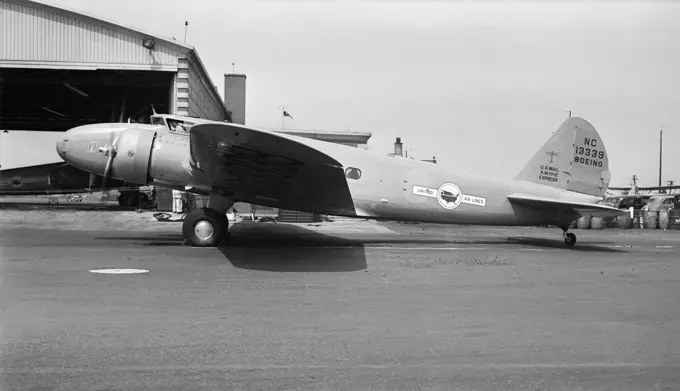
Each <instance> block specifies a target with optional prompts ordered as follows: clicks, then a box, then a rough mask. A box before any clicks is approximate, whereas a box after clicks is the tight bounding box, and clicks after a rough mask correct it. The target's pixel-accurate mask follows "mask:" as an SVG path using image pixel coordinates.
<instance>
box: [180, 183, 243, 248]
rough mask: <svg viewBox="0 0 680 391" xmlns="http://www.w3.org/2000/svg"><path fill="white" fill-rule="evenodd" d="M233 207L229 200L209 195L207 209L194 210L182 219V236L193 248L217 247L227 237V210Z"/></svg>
mask: <svg viewBox="0 0 680 391" xmlns="http://www.w3.org/2000/svg"><path fill="white" fill-rule="evenodd" d="M232 205H234V201H233V200H231V199H230V198H226V197H223V196H221V195H220V194H210V200H209V201H208V207H207V208H200V209H194V210H192V211H191V212H189V213H188V214H187V215H186V217H184V222H183V223H182V235H183V236H184V240H185V241H186V243H187V244H189V245H190V246H193V247H217V246H219V245H220V243H222V241H224V240H226V239H227V238H228V237H229V219H228V218H227V210H228V209H229V208H231V206H232Z"/></svg>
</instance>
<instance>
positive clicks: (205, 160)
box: [190, 123, 354, 213]
mask: <svg viewBox="0 0 680 391" xmlns="http://www.w3.org/2000/svg"><path fill="white" fill-rule="evenodd" d="M190 150H191V160H192V162H191V165H192V168H193V169H194V170H195V171H198V172H199V176H200V177H201V178H202V180H203V181H205V182H208V183H210V186H211V187H217V188H220V189H224V190H226V191H228V192H229V193H232V194H233V196H234V197H235V198H237V199H239V200H242V201H244V202H250V203H253V204H256V205H266V206H272V207H280V208H286V209H292V210H299V211H309V212H321V211H323V212H325V213H331V212H336V213H340V211H342V213H350V212H352V213H353V212H354V204H353V201H352V197H351V195H350V192H349V188H348V186H347V180H346V178H345V175H344V170H343V167H342V164H341V163H340V162H338V161H337V160H336V159H334V158H332V157H330V156H328V155H326V154H325V153H323V152H321V151H319V150H318V149H316V148H313V147H311V146H309V145H306V144H303V143H302V142H299V141H297V140H296V139H295V138H294V137H291V136H286V135H280V134H275V133H271V132H267V131H263V130H257V129H252V128H248V127H245V126H240V125H235V124H229V123H224V124H199V125H194V126H193V127H191V130H190Z"/></svg>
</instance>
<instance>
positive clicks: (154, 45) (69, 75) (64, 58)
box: [0, 0, 371, 187]
mask: <svg viewBox="0 0 680 391" xmlns="http://www.w3.org/2000/svg"><path fill="white" fill-rule="evenodd" d="M245 79H246V78H245V75H235V74H225V75H224V89H225V91H224V99H222V98H221V97H220V95H219V93H218V90H217V86H216V85H215V84H214V83H213V81H212V80H210V77H209V76H208V73H207V71H206V68H205V66H204V65H203V63H202V62H201V58H200V57H199V55H198V52H197V51H196V49H195V48H194V47H193V46H191V45H187V44H184V43H181V42H178V41H177V40H175V39H174V38H164V37H160V36H158V35H155V34H151V33H149V32H145V31H143V30H140V29H137V28H133V27H128V26H124V25H121V24H119V23H117V22H113V21H110V20H106V19H103V18H101V17H98V16H92V15H88V14H85V13H83V12H80V11H75V10H72V9H68V8H65V7H62V6H56V5H53V4H50V3H44V2H42V1H37V0H0V133H6V131H7V132H9V133H13V132H15V133H23V134H24V135H25V134H26V133H27V132H40V133H36V134H35V136H36V137H32V136H31V137H29V138H30V139H31V143H30V146H31V149H32V151H33V153H31V154H30V156H31V157H30V159H32V160H30V161H27V160H26V158H25V157H24V158H23V160H21V161H20V162H17V161H18V160H19V159H17V158H16V153H15V150H16V148H17V147H18V146H16V145H11V146H10V145H5V144H7V143H6V142H2V141H1V140H0V143H2V144H3V145H0V153H1V154H2V156H0V174H1V171H4V170H6V169H13V168H17V167H31V166H36V165H41V164H50V163H59V162H62V160H61V158H60V157H59V156H58V155H57V153H56V150H55V147H54V145H55V144H54V143H55V141H56V139H57V138H58V137H59V132H63V131H66V130H68V129H70V128H73V127H75V126H79V125H84V124H89V123H96V122H128V121H130V122H148V117H149V115H151V114H152V113H153V111H152V107H153V110H155V111H156V112H157V113H159V114H176V115H188V116H196V117H201V118H206V119H211V120H216V121H225V120H226V121H229V122H235V123H241V124H245ZM286 133H293V134H298V135H300V136H303V137H311V138H318V139H322V140H326V141H331V142H340V143H343V144H347V145H354V146H357V145H361V144H365V143H366V142H367V141H368V139H369V138H370V136H371V134H370V133H360V134H359V133H354V134H338V133H337V132H334V133H329V132H294V131H286ZM2 136H3V137H2V139H5V140H8V139H11V138H12V137H10V136H8V135H6V134H2ZM20 138H21V137H18V135H16V137H14V139H16V140H19V139H20ZM21 139H22V140H24V141H23V142H22V144H23V143H24V142H26V141H25V140H27V137H23V138H21ZM22 147H23V145H22ZM13 152H14V156H15V157H14V158H8V155H11V153H13ZM27 155H28V154H27ZM8 159H9V160H10V161H7V160H8ZM0 176H2V175H0ZM20 182H21V181H20ZM19 187H20V186H19Z"/></svg>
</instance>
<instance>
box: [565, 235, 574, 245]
mask: <svg viewBox="0 0 680 391" xmlns="http://www.w3.org/2000/svg"><path fill="white" fill-rule="evenodd" d="M564 244H566V245H567V247H572V246H574V245H575V244H576V235H574V234H573V233H571V232H569V233H567V234H566V236H565V237H564Z"/></svg>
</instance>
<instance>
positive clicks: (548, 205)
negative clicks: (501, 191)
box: [508, 194, 628, 217]
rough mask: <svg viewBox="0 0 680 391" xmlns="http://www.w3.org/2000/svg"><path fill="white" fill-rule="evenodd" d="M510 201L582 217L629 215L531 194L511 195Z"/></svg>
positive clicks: (608, 207) (619, 210) (596, 206)
mask: <svg viewBox="0 0 680 391" xmlns="http://www.w3.org/2000/svg"><path fill="white" fill-rule="evenodd" d="M508 199H509V200H510V201H511V202H516V203H517V204H522V205H525V206H529V207H534V208H536V209H549V210H561V211H564V212H571V213H578V214H580V215H585V214H587V215H591V216H596V217H608V216H619V215H623V214H626V213H628V211H626V210H621V209H616V208H614V207H611V206H607V205H602V204H591V203H588V202H579V201H568V200H560V199H555V198H547V197H536V196H533V195H529V194H510V195H508Z"/></svg>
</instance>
